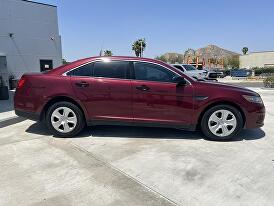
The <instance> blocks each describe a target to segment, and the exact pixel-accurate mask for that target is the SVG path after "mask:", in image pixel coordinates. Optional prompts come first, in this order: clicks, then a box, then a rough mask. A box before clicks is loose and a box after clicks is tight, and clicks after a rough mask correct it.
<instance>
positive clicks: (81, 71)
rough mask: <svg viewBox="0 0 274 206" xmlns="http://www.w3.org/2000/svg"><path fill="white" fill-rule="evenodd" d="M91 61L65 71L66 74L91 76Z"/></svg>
mask: <svg viewBox="0 0 274 206" xmlns="http://www.w3.org/2000/svg"><path fill="white" fill-rule="evenodd" d="M93 65H94V64H93V63H90V64H86V65H84V66H81V67H79V68H77V69H74V70H72V71H70V72H68V73H67V75H68V76H79V77H90V76H92V69H93Z"/></svg>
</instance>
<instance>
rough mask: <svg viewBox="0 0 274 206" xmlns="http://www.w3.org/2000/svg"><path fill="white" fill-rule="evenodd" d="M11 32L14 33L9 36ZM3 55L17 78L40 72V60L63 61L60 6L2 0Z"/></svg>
mask: <svg viewBox="0 0 274 206" xmlns="http://www.w3.org/2000/svg"><path fill="white" fill-rule="evenodd" d="M10 34H12V36H10ZM0 56H6V58H7V69H8V72H9V73H12V74H14V75H15V76H16V78H20V77H21V75H22V74H24V73H26V72H40V59H49V60H53V67H57V66H60V65H61V64H62V48H61V37H60V35H59V30H58V18H57V8H56V7H55V6H49V5H43V4H38V3H34V2H27V1H23V0H0Z"/></svg>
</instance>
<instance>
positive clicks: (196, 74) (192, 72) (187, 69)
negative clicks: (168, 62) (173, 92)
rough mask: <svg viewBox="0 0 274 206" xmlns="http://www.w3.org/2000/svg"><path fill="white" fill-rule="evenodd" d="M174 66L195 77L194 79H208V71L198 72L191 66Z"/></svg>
mask: <svg viewBox="0 0 274 206" xmlns="http://www.w3.org/2000/svg"><path fill="white" fill-rule="evenodd" d="M172 66H174V67H175V68H177V69H179V70H181V71H182V72H184V73H185V74H186V75H188V76H191V77H194V78H198V79H205V78H206V77H207V71H205V70H198V69H196V68H195V67H194V66H192V65H190V64H172Z"/></svg>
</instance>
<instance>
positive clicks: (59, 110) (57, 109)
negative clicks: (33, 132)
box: [46, 102, 85, 137]
mask: <svg viewBox="0 0 274 206" xmlns="http://www.w3.org/2000/svg"><path fill="white" fill-rule="evenodd" d="M46 123H47V127H48V129H49V130H50V132H51V133H53V134H54V135H56V136H59V137H72V136H75V135H77V134H78V133H79V132H80V131H81V130H82V129H83V127H84V126H85V121H84V116H83V113H82V111H81V110H80V109H79V108H78V107H77V106H76V105H74V104H72V103H70V102H57V103H55V104H53V105H52V106H51V107H50V108H49V109H48V111H47V114H46Z"/></svg>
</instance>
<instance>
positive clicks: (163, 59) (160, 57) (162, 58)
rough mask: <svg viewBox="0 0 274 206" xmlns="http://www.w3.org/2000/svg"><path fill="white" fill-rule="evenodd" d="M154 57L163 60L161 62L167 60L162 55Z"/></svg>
mask: <svg viewBox="0 0 274 206" xmlns="http://www.w3.org/2000/svg"><path fill="white" fill-rule="evenodd" d="M155 59H157V60H160V61H163V62H168V61H167V58H166V57H165V56H164V55H161V56H156V57H155Z"/></svg>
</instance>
